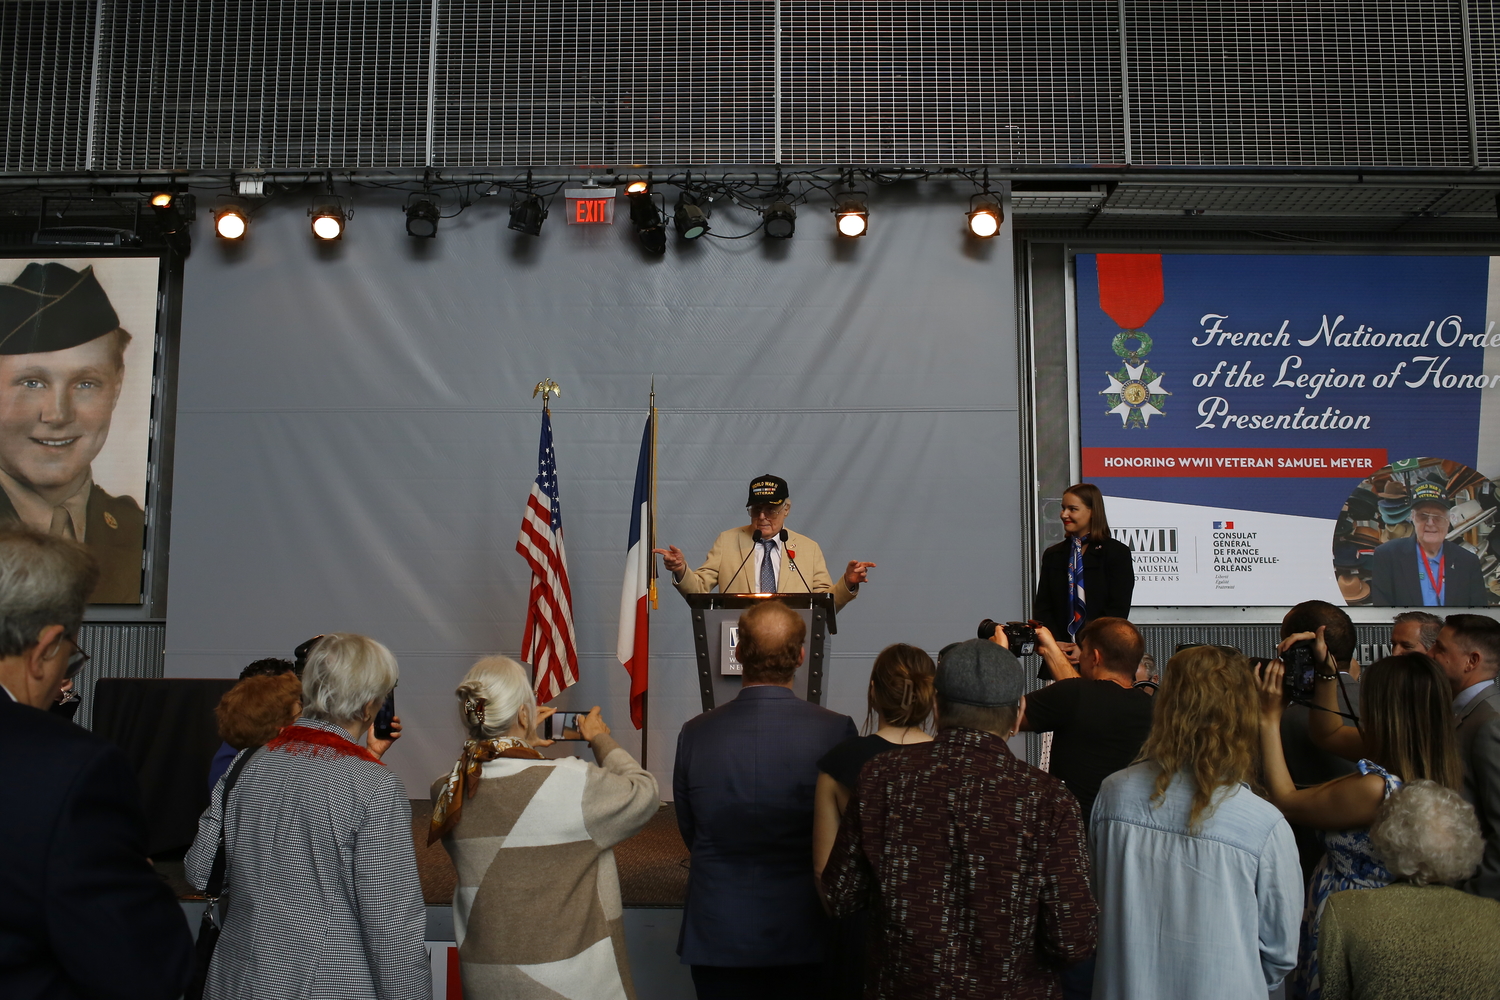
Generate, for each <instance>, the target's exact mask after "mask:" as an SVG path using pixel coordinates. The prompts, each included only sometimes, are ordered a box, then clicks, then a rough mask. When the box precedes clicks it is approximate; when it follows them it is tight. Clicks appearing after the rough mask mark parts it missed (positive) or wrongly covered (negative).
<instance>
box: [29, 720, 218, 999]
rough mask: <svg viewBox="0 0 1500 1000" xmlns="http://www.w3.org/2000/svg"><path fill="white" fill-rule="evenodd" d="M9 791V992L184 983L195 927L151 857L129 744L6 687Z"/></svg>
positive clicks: (173, 987)
mask: <svg viewBox="0 0 1500 1000" xmlns="http://www.w3.org/2000/svg"><path fill="white" fill-rule="evenodd" d="M0 802H4V803H5V818H4V820H3V821H0V859H3V860H0V997H4V998H5V1000H28V998H33V997H35V998H38V1000H41V998H46V1000H82V998H85V997H88V998H99V1000H105V998H108V1000H170V998H172V997H175V996H177V995H178V994H179V993H181V992H182V989H183V987H184V986H186V985H187V978H188V975H189V974H190V972H191V971H192V965H191V963H192V950H193V942H192V937H191V935H190V934H189V932H188V925H187V920H186V919H185V918H184V916H183V913H182V908H181V907H180V906H179V905H178V903H177V900H176V899H175V898H173V896H172V893H171V891H170V890H169V889H168V888H167V887H166V885H165V883H163V882H162V880H161V878H159V877H158V876H157V875H156V873H155V872H154V871H152V869H151V866H150V864H148V863H147V861H146V854H145V851H144V850H143V849H142V846H141V826H142V824H141V815H140V806H139V804H138V802H137V795H136V784H135V775H134V774H132V773H131V770H130V767H129V765H128V764H126V763H125V758H124V757H123V756H121V754H120V752H119V751H118V750H116V749H115V748H114V747H113V746H111V745H110V744H108V743H106V742H104V741H103V740H101V739H99V738H98V737H96V736H94V735H93V734H91V733H89V732H87V731H85V730H83V729H79V728H78V727H77V726H75V725H73V724H72V723H70V722H64V721H63V720H61V719H59V718H57V717H55V716H53V715H50V714H48V713H46V712H41V711H38V710H37V709H34V708H31V707H30V706H28V705H21V704H18V703H17V702H14V701H12V700H11V699H10V697H9V696H7V695H6V694H5V692H4V691H0Z"/></svg>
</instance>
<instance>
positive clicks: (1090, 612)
mask: <svg viewBox="0 0 1500 1000" xmlns="http://www.w3.org/2000/svg"><path fill="white" fill-rule="evenodd" d="M1072 545H1073V543H1072V541H1071V540H1070V539H1067V538H1064V539H1063V540H1062V541H1060V542H1058V543H1057V544H1056V545H1052V546H1049V547H1048V549H1047V551H1045V552H1043V553H1042V572H1041V574H1040V576H1039V577H1038V579H1037V585H1036V600H1034V601H1032V602H1031V617H1033V618H1035V619H1036V620H1037V621H1039V622H1041V623H1042V624H1043V625H1045V626H1047V628H1048V629H1049V630H1050V631H1051V632H1052V635H1053V636H1054V637H1056V638H1057V640H1058V641H1059V642H1067V641H1068V618H1069V614H1068V559H1069V557H1070V556H1071V555H1072V553H1071V551H1070V550H1071V548H1072ZM1083 589H1084V593H1085V595H1086V596H1087V598H1088V606H1087V607H1086V608H1085V609H1084V615H1083V620H1084V621H1085V622H1086V623H1087V622H1091V621H1093V620H1094V619H1095V618H1129V617H1130V598H1131V595H1132V594H1134V593H1135V563H1134V562H1133V560H1132V559H1131V556H1130V548H1129V547H1128V546H1127V545H1126V544H1125V543H1124V542H1122V541H1120V540H1118V539H1115V538H1106V539H1104V541H1103V542H1090V543H1089V547H1088V548H1087V549H1086V550H1084V553H1083Z"/></svg>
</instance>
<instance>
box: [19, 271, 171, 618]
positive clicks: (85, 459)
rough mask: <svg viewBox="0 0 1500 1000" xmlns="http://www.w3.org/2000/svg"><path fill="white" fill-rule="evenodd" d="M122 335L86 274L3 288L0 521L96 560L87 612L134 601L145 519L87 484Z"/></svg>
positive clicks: (126, 501)
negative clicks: (78, 546) (74, 545)
mask: <svg viewBox="0 0 1500 1000" xmlns="http://www.w3.org/2000/svg"><path fill="white" fill-rule="evenodd" d="M129 343H130V334H129V333H127V332H126V331H125V330H124V329H123V328H121V326H120V320H119V317H118V316H117V315H116V314H115V310H114V306H112V305H110V301H109V296H108V295H107V294H106V293H105V291H104V289H103V287H102V286H100V284H99V279H98V278H96V277H95V276H94V270H93V268H90V267H85V268H83V269H82V270H79V271H75V270H73V269H72V268H70V267H68V266H66V265H64V264H58V263H56V262H53V263H47V264H42V263H36V262H33V263H30V264H27V265H26V268H25V270H23V271H22V272H21V274H20V275H19V276H18V277H17V278H16V280H15V281H14V282H12V283H10V284H8V285H7V284H0V524H3V523H12V524H14V523H17V522H19V523H21V524H24V525H26V526H27V527H29V528H33V529H35V530H37V531H43V532H46V533H48V534H51V535H57V536H59V537H62V538H71V539H73V540H75V541H79V542H82V543H83V544H84V545H85V546H87V547H88V549H89V551H90V552H91V553H92V554H93V555H94V558H95V559H97V560H98V562H99V570H100V575H99V582H98V584H97V585H96V586H95V587H94V591H93V593H91V594H90V595H89V602H90V603H92V604H139V603H140V600H141V551H142V548H143V543H144V540H145V535H146V515H145V513H144V512H143V511H142V510H141V508H140V505H139V504H137V503H136V502H135V500H134V499H132V498H131V497H128V496H120V497H117V496H111V495H110V494H109V493H106V492H105V491H104V490H103V489H102V488H100V487H99V485H98V484H97V483H95V482H94V476H93V468H92V464H93V461H94V459H95V458H96V457H98V455H99V450H100V449H101V448H103V447H104V442H105V441H106V440H107V439H108V438H109V426H110V421H111V419H112V418H113V417H114V412H115V404H116V403H118V402H119V401H120V390H121V388H122V387H123V385H124V381H125V348H126V346H127V345H128V344H129Z"/></svg>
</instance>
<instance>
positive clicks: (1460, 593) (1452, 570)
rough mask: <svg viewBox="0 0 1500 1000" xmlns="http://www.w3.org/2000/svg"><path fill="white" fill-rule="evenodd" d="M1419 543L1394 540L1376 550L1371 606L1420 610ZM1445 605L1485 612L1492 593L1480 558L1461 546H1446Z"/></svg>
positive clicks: (1371, 575) (1403, 539)
mask: <svg viewBox="0 0 1500 1000" xmlns="http://www.w3.org/2000/svg"><path fill="white" fill-rule="evenodd" d="M1421 572H1422V568H1421V567H1420V566H1419V565H1417V540H1416V539H1415V538H1410V537H1408V538H1393V539H1391V540H1390V541H1389V542H1386V543H1385V544H1384V545H1377V546H1376V547H1375V555H1374V557H1373V561H1372V564H1371V574H1370V603H1371V604H1374V605H1378V606H1379V607H1385V608H1420V607H1422V606H1423V605H1424V604H1426V603H1427V602H1426V601H1425V600H1423V598H1422V581H1421V579H1420V577H1418V575H1417V574H1419V573H1421ZM1443 577H1444V579H1443V597H1444V600H1443V604H1444V606H1446V607H1450V608H1482V607H1485V606H1486V605H1488V604H1489V603H1490V592H1489V591H1488V590H1486V589H1485V586H1484V574H1483V573H1481V572H1480V571H1479V557H1478V556H1476V555H1475V554H1474V553H1472V552H1470V551H1469V550H1468V549H1466V548H1464V547H1463V546H1462V545H1457V544H1455V543H1453V542H1444V543H1443Z"/></svg>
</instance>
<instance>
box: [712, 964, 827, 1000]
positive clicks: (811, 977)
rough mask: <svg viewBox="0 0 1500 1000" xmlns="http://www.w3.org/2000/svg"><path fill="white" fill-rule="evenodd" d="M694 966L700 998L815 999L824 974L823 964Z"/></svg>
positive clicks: (715, 999)
mask: <svg viewBox="0 0 1500 1000" xmlns="http://www.w3.org/2000/svg"><path fill="white" fill-rule="evenodd" d="M691 968H692V970H693V989H695V990H697V992H698V1000H813V998H814V997H816V996H817V993H818V988H819V979H820V977H821V975H822V966H820V965H759V966H751V967H749V968H744V967H736V966H721V965H694V966H692V967H691Z"/></svg>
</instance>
